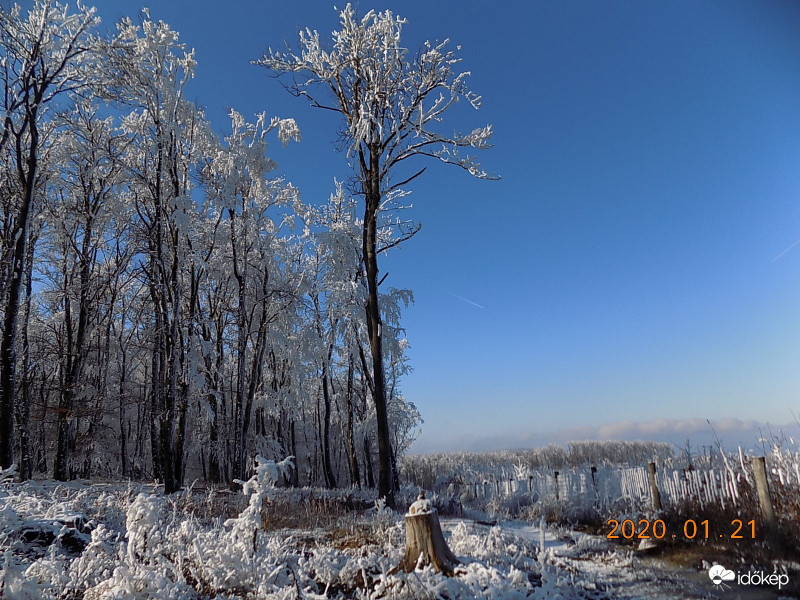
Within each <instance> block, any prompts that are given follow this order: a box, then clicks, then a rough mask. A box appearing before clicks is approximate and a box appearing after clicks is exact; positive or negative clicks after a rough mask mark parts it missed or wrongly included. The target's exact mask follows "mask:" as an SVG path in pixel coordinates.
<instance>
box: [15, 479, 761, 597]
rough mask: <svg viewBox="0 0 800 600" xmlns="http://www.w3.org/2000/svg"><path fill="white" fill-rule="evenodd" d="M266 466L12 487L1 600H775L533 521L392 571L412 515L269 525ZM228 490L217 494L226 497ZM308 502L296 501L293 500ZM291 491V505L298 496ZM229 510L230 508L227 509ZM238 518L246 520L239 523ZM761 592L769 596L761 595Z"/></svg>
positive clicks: (474, 536) (483, 531)
mask: <svg viewBox="0 0 800 600" xmlns="http://www.w3.org/2000/svg"><path fill="white" fill-rule="evenodd" d="M273 467H274V465H265V466H264V468H263V469H262V470H261V471H260V474H261V476H262V477H261V479H259V478H258V476H257V477H254V479H253V480H251V481H250V482H249V485H248V486H245V489H246V491H247V493H248V494H249V497H240V499H239V502H238V505H236V506H235V507H234V508H235V510H233V511H232V513H231V514H232V515H233V516H231V517H230V518H225V517H226V516H228V515H225V514H222V513H224V512H225V511H224V507H225V506H226V505H227V504H228V503H230V497H228V499H227V500H225V501H222V500H221V499H220V498H221V497H225V495H224V494H219V493H215V492H206V493H205V494H204V495H203V494H201V495H197V494H195V495H176V496H175V497H172V498H165V497H163V496H160V495H158V494H153V493H152V492H153V486H132V485H131V486H126V485H122V484H104V485H87V484H79V483H76V484H70V485H56V484H55V483H52V482H41V483H37V482H28V483H24V484H16V483H5V484H4V485H2V487H0V552H1V553H2V558H1V559H0V567H2V569H1V570H0V597H2V598H4V599H6V598H7V599H11V600H28V599H31V600H32V599H37V600H38V599H40V598H41V599H53V600H55V599H59V600H65V599H73V598H75V599H78V598H84V599H85V600H111V599H115V600H116V599H120V600H122V599H124V600H134V599H135V600H140V599H141V600H145V599H157V600H166V599H170V600H176V599H183V598H187V599H195V598H203V599H205V598H218V599H220V600H226V599H233V598H250V599H257V598H258V599H284V600H288V599H290V598H291V599H294V598H305V599H310V600H316V599H321V598H356V599H379V598H387V599H398V600H399V599H403V598H411V599H437V598H441V599H450V600H456V599H463V600H467V599H473V598H486V599H496V600H499V599H511V600H513V599H549V600H555V599H562V600H602V599H611V598H615V599H616V598H624V599H635V598H643V599H644V598H648V599H650V598H652V599H657V600H667V599H670V600H672V599H675V600H677V599H700V598H721V599H723V598H724V599H734V598H743V599H744V598H752V599H755V598H771V597H775V596H772V595H771V594H770V593H769V592H767V591H766V590H765V588H753V589H752V592H751V594H750V595H747V596H745V595H743V594H744V592H745V591H746V590H744V589H736V588H728V589H722V588H719V589H715V588H714V587H713V584H711V582H710V580H709V579H708V576H707V573H705V572H703V573H697V572H694V573H693V572H691V571H681V570H678V569H677V568H670V567H668V566H666V565H664V564H660V563H658V562H657V561H654V560H652V559H647V558H640V557H637V556H634V553H633V552H631V551H629V550H625V549H620V548H619V547H613V546H611V545H609V544H608V543H607V542H606V540H605V539H604V538H600V537H597V536H590V535H586V534H583V533H579V532H572V531H568V530H565V529H558V528H547V527H537V526H532V525H530V524H526V523H522V522H516V521H511V522H501V523H500V524H498V525H484V524H481V523H478V522H475V521H472V520H465V519H442V528H443V531H444V532H445V536H446V538H447V542H448V544H449V546H450V548H451V549H452V550H453V552H454V553H455V554H456V555H457V556H458V557H459V559H460V560H461V563H462V564H461V565H459V567H458V568H457V570H456V575H455V576H454V577H452V578H447V577H444V576H442V575H439V574H438V573H435V572H434V571H432V570H431V569H430V568H425V569H421V570H417V571H416V572H413V573H408V574H406V573H397V574H389V572H390V571H391V570H392V568H393V567H394V566H395V565H397V564H398V562H399V561H400V559H401V557H402V554H403V550H404V541H405V533H404V524H403V518H402V516H401V515H398V514H397V513H394V512H392V511H388V510H386V509H383V508H382V507H380V506H377V507H375V508H373V509H371V510H369V511H367V512H366V513H365V514H362V515H360V516H351V517H347V518H343V519H341V520H340V521H338V522H337V523H336V524H335V525H334V526H327V527H317V528H303V529H297V528H295V529H279V530H270V529H264V527H263V525H264V521H263V515H262V514H261V511H260V506H261V504H262V503H263V502H264V501H266V506H267V509H266V510H267V511H269V510H270V507H272V510H282V509H279V508H278V507H286V506H288V504H287V503H286V502H287V500H288V502H290V503H291V502H293V501H297V502H300V498H301V496H300V491H297V492H293V491H281V495H282V496H283V497H282V500H281V502H280V503H278V502H274V501H273V500H274V494H275V490H273V489H272V488H271V485H270V483H269V482H270V477H271V471H270V469H272V468H273ZM215 494H216V495H215ZM292 494H295V496H292ZM287 495H288V497H287ZM221 507H222V509H221ZM237 512H238V515H237ZM753 592H754V593H756V594H757V595H753Z"/></svg>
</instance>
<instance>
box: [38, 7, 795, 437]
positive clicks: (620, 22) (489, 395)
mask: <svg viewBox="0 0 800 600" xmlns="http://www.w3.org/2000/svg"><path fill="white" fill-rule="evenodd" d="M28 4H29V3H28ZM342 4H343V3H342ZM24 5H25V4H24V3H23V6H24ZM148 6H149V7H150V9H151V13H152V16H153V17H154V18H157V19H163V20H165V21H167V22H168V23H170V24H171V25H172V26H173V28H175V29H177V30H178V31H180V32H181V34H182V39H183V41H185V42H186V43H187V44H188V45H189V46H193V47H195V48H196V51H197V55H196V58H197V61H198V67H197V76H196V79H195V80H194V81H193V82H192V84H191V88H190V93H189V95H190V96H192V95H194V96H195V98H196V100H197V102H198V103H200V104H201V105H204V106H206V108H207V113H208V115H209V116H210V118H211V119H212V122H213V123H214V124H215V126H216V127H217V129H218V130H219V131H220V132H223V131H225V130H226V128H227V117H226V112H227V108H228V107H231V106H232V107H235V108H236V109H237V110H238V111H240V112H242V113H243V114H245V115H251V114H253V113H256V112H260V111H262V110H266V111H267V113H269V114H277V115H281V116H293V117H295V118H296V119H297V121H298V123H299V125H300V127H301V130H302V132H303V141H302V142H301V143H300V144H296V145H293V146H291V147H289V148H286V149H283V148H281V147H280V146H279V144H277V143H275V144H273V145H272V147H271V153H272V156H273V157H274V158H275V159H276V160H277V161H278V164H279V170H280V172H281V174H282V175H284V176H285V177H286V178H287V179H288V180H290V181H292V182H293V183H294V184H295V185H297V186H298V187H299V189H300V191H301V194H302V195H303V198H304V200H306V201H307V202H316V201H322V200H324V199H325V198H326V197H327V196H328V195H329V194H330V192H331V191H332V190H333V178H334V177H339V178H344V177H346V176H347V174H348V168H347V164H346V160H345V157H344V155H342V154H341V153H338V154H337V153H335V152H333V147H334V146H333V141H334V140H335V137H336V130H337V126H338V122H337V121H336V119H335V116H334V115H332V114H330V113H328V112H327V111H314V110H312V109H311V108H309V107H308V106H306V104H305V103H304V102H303V101H302V100H298V99H295V98H292V97H291V96H290V95H289V94H287V93H285V92H284V91H283V89H282V87H281V85H280V83H279V82H278V81H276V80H274V79H272V78H270V77H269V76H268V75H267V73H266V71H264V70H263V69H261V68H258V67H254V66H251V65H250V64H249V61H250V60H253V59H257V58H258V57H259V56H260V55H261V53H262V52H263V50H264V49H265V48H266V47H267V46H273V47H279V48H280V47H283V45H284V44H285V43H289V44H292V43H293V42H294V40H295V39H296V32H297V30H298V29H299V28H302V27H310V28H312V29H318V30H320V32H322V33H324V34H327V33H329V32H330V31H331V30H332V29H334V28H335V27H336V23H337V13H336V12H335V11H334V10H333V6H332V3H330V2H317V1H304V2H296V3H289V2H264V1H254V0H250V1H235V2H230V3H227V4H220V3H218V2H213V3H212V2H207V1H205V0H191V1H189V0H172V1H170V2H165V1H153V2H150V3H149V5H148ZM359 7H360V10H361V12H365V11H366V10H368V9H370V8H376V9H380V10H383V9H386V8H388V9H390V10H392V11H393V12H395V13H397V14H399V15H401V16H404V17H406V18H407V19H408V23H407V25H406V26H405V29H404V38H405V41H406V44H407V45H408V47H410V48H414V47H416V46H417V45H419V43H420V42H421V41H423V40H424V39H428V38H430V39H432V40H434V39H438V40H441V39H443V38H446V37H449V38H450V39H451V40H452V41H453V44H460V45H461V46H462V53H461V54H462V56H463V68H464V70H469V71H471V72H472V76H471V78H470V82H471V87H472V88H473V89H474V90H475V91H476V92H478V93H479V94H481V95H482V96H483V100H484V105H483V107H482V109H481V110H480V111H478V112H475V111H471V110H467V109H466V107H459V108H458V110H457V111H454V113H453V115H452V117H453V118H452V120H451V121H450V124H451V127H452V128H454V129H461V130H465V129H471V128H473V127H476V126H479V125H483V124H485V123H492V124H493V125H494V128H495V131H496V134H495V137H494V144H495V147H494V148H493V149H491V150H489V151H487V152H485V153H484V154H483V156H482V163H483V165H484V166H485V167H486V168H487V169H488V170H489V171H492V172H496V173H498V174H499V175H501V176H502V180H501V181H498V182H487V181H478V180H474V179H472V178H470V177H469V176H468V175H467V174H466V173H464V172H462V171H460V170H458V169H456V168H448V167H447V166H446V165H439V164H433V165H430V168H429V169H428V172H427V173H426V174H425V176H424V177H423V178H421V179H420V180H418V182H415V184H414V186H413V195H412V196H411V200H412V201H413V203H414V215H415V217H416V218H417V219H418V220H420V221H421V222H422V224H423V229H422V231H421V232H420V233H419V235H418V236H417V237H415V238H414V239H412V240H411V241H410V242H408V243H407V244H406V245H405V246H404V247H403V248H402V249H401V250H400V251H398V252H396V253H395V254H394V255H393V256H390V257H389V259H388V260H387V261H386V262H385V263H384V268H383V270H384V272H385V271H388V272H389V276H388V278H387V283H386V285H391V286H395V287H406V288H411V289H412V290H413V291H414V293H415V295H416V304H415V305H414V306H413V307H411V308H409V309H408V311H407V313H406V316H405V324H406V327H407V334H408V338H409V340H410V342H411V350H410V357H411V361H412V365H413V367H414V372H413V373H412V374H411V375H410V376H408V378H407V379H406V381H405V382H404V384H403V391H404V393H405V395H406V396H407V398H408V399H409V400H411V401H413V402H414V403H416V405H417V406H418V408H419V409H420V411H421V412H422V415H423V417H424V419H425V425H424V428H423V435H422V437H421V438H420V440H419V441H418V442H417V444H416V445H415V447H414V449H415V450H418V451H431V450H438V449H481V448H490V447H502V446H515V445H522V444H525V445H534V446H537V445H540V444H542V443H549V442H551V441H564V440H566V439H568V438H570V437H578V438H581V439H582V438H590V437H601V438H602V437H617V438H626V437H628V438H631V439H635V438H643V437H652V438H659V436H661V437H662V438H664V439H669V440H675V441H676V443H681V442H682V438H683V437H686V436H687V435H700V433H701V431H702V430H703V429H704V427H705V426H704V425H703V424H704V423H705V419H712V420H718V421H716V422H717V423H718V428H719V429H720V431H725V432H727V431H730V432H732V433H731V435H733V436H736V435H739V436H740V437H741V438H742V439H741V441H742V442H743V443H744V444H749V443H751V442H752V441H753V439H752V436H753V433H752V432H753V430H754V427H755V423H756V422H762V423H763V422H769V423H772V424H786V423H792V421H793V414H797V413H798V411H800V245H798V246H797V247H792V245H793V244H794V243H795V242H797V241H798V240H800V100H798V99H800V59H798V57H800V3H797V2H781V1H777V0H776V1H771V2H763V1H761V0H754V1H751V2H745V1H737V0H724V1H697V0H691V1H687V2H681V1H670V2H664V1H649V0H636V1H633V0H631V1H619V0H608V1H603V2H594V1H593V2H589V1H586V2H576V1H559V2H552V1H530V2H508V3H501V4H494V5H490V4H489V3H487V2H476V1H474V0H460V1H450V0H447V1H443V0H439V1H436V2H413V3H411V2H397V1H394V2H386V3H383V4H380V5H373V4H368V3H363V2H362V3H360V4H359ZM138 8H139V5H138V4H136V3H131V2H122V1H104V2H102V3H101V6H100V10H99V13H100V15H101V17H102V18H103V22H104V27H112V25H113V22H114V21H115V20H116V19H117V18H118V17H119V16H121V15H123V14H128V15H132V14H133V13H134V12H135V11H136V10H137V9H138ZM790 248H791V249H790ZM787 249H788V251H787ZM459 297H460V298H459ZM467 300H468V301H467ZM476 304H477V305H480V307H481V308H479V307H478V306H476ZM723 420H724V421H723ZM698 423H699V424H700V425H699V426H698ZM726 424H727V425H726ZM792 427H793V428H794V429H793V430H792V429H791V428H790V429H789V430H787V432H788V433H790V434H793V435H797V434H800V429H799V428H798V426H797V425H792Z"/></svg>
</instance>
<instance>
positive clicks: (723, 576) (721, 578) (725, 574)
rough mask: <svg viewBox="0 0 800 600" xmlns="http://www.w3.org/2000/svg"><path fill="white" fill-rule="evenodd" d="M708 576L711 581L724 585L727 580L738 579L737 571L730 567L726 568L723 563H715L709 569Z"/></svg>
mask: <svg viewBox="0 0 800 600" xmlns="http://www.w3.org/2000/svg"><path fill="white" fill-rule="evenodd" d="M708 576H709V578H710V579H711V582H712V583H713V584H714V585H717V586H723V585H724V583H723V582H725V581H733V580H734V579H736V573H734V572H733V571H731V570H730V569H726V568H725V567H723V566H722V565H714V566H713V567H711V568H710V569H709V570H708Z"/></svg>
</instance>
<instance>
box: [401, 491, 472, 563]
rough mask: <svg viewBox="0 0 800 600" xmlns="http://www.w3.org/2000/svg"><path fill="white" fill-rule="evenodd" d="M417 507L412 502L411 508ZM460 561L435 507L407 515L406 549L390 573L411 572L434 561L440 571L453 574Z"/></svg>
mask: <svg viewBox="0 0 800 600" xmlns="http://www.w3.org/2000/svg"><path fill="white" fill-rule="evenodd" d="M413 508H414V507H413V505H412V507H411V510H413ZM458 563H459V560H458V558H456V556H455V554H453V553H452V551H451V550H450V548H448V546H447V542H445V540H444V535H443V534H442V527H441V525H440V524H439V515H438V514H437V513H436V509H435V508H433V509H430V510H428V511H423V512H421V513H418V514H407V515H406V553H405V555H404V556H403V559H402V560H401V561H400V564H398V565H397V566H396V567H395V568H394V569H392V571H390V573H397V572H398V571H405V572H406V573H409V572H411V571H413V570H414V569H416V568H417V565H420V564H421V565H432V566H433V568H434V569H435V570H436V571H437V572H439V573H441V574H443V575H446V576H448V577H449V576H451V575H452V574H453V572H454V571H455V567H456V565H457V564H458Z"/></svg>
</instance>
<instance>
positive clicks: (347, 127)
mask: <svg viewBox="0 0 800 600" xmlns="http://www.w3.org/2000/svg"><path fill="white" fill-rule="evenodd" d="M405 22H406V21H405V20H404V19H402V18H400V17H396V16H395V15H393V14H392V13H391V12H390V11H388V10H387V11H385V12H375V11H369V12H368V13H366V14H365V15H364V16H363V17H359V16H358V14H357V12H356V10H355V9H354V8H353V7H352V6H351V5H350V4H348V5H347V6H346V7H345V8H344V10H342V11H341V13H340V29H339V30H338V31H334V32H333V34H332V36H333V37H332V46H331V47H330V48H329V49H328V48H326V47H325V46H324V44H323V42H322V41H321V40H320V36H319V33H318V32H317V31H312V30H310V29H306V30H304V31H301V32H300V34H299V48H298V49H297V50H296V51H294V52H293V51H288V52H279V51H275V50H272V49H269V50H268V51H267V53H266V54H265V55H264V56H263V57H262V58H261V59H260V60H258V61H255V64H258V65H261V66H264V67H266V68H267V69H269V70H270V71H272V72H274V73H275V74H277V75H286V76H287V82H286V84H285V85H286V88H287V89H288V90H289V91H290V92H291V93H292V94H294V95H296V96H304V97H306V98H308V100H309V101H310V103H311V105H312V106H314V107H318V108H323V109H327V110H330V111H333V112H337V113H339V114H340V117H341V119H342V126H341V131H340V134H341V137H342V139H343V141H344V142H345V144H346V147H347V156H348V158H353V159H354V164H353V170H354V175H355V181H356V186H355V190H354V192H355V193H357V194H359V195H362V196H363V197H364V224H363V231H362V259H363V261H364V267H365V271H366V277H367V290H368V298H367V302H366V307H365V309H366V320H367V329H368V335H369V342H370V350H371V358H372V370H373V373H372V380H373V381H372V383H373V385H372V389H373V398H374V402H375V409H376V415H377V428H378V452H379V482H378V493H379V494H380V496H381V497H384V498H386V499H387V502H388V503H389V504H390V505H393V504H394V489H393V488H394V485H393V482H392V477H391V462H392V448H391V445H390V431H389V419H388V412H387V402H386V397H387V393H386V376H385V365H384V356H383V355H384V351H383V341H382V331H381V311H380V306H379V293H378V287H379V285H380V284H381V282H382V280H379V278H378V273H379V270H378V256H379V255H380V254H381V253H382V252H385V251H386V250H388V249H389V248H390V247H392V246H396V245H398V244H400V243H402V242H403V241H405V240H407V239H409V238H410V237H412V236H413V235H414V234H415V233H416V232H417V231H418V230H419V226H418V225H417V224H415V223H414V222H413V221H408V220H403V219H401V218H399V217H398V213H397V212H396V210H395V209H397V208H399V207H398V205H397V201H398V200H399V199H400V198H402V197H403V196H404V195H405V194H406V193H407V191H406V190H405V187H404V186H406V185H407V184H409V183H410V182H412V181H413V180H414V179H416V178H417V177H419V176H420V175H421V174H422V173H423V172H424V171H425V168H426V167H422V168H416V167H415V168H413V169H411V170H409V171H405V170H404V164H408V163H411V162H412V161H409V159H414V158H416V157H429V158H434V159H439V160H440V161H442V162H445V163H448V164H453V165H456V166H459V167H461V168H463V169H465V170H466V171H467V172H468V173H470V174H471V175H473V176H475V177H478V178H481V179H491V178H492V176H490V175H489V174H488V173H487V172H486V171H484V170H483V169H482V168H481V167H480V165H479V164H478V162H477V160H476V158H475V157H474V156H472V155H470V154H465V153H463V151H464V150H465V149H469V148H474V149H485V148H488V147H489V146H490V144H489V139H490V137H491V134H492V128H491V126H490V125H487V126H485V127H480V128H477V129H474V130H473V131H471V132H470V133H466V134H458V133H445V132H443V131H442V130H441V125H440V124H441V122H442V121H443V118H444V114H445V113H446V112H447V111H448V109H450V108H451V107H452V106H453V104H454V103H455V102H457V101H459V100H460V99H463V100H466V101H467V102H468V103H469V104H470V105H472V106H473V107H474V108H476V109H477V108H478V107H479V106H480V100H481V99H480V96H478V95H476V94H475V93H473V92H471V91H470V90H469V88H468V87H467V83H466V80H467V76H468V75H469V73H468V72H459V71H458V70H457V68H456V67H457V65H458V63H459V62H460V60H461V59H460V58H459V57H458V56H457V55H456V54H455V52H454V51H452V50H450V49H449V40H445V41H443V42H441V43H438V44H432V43H430V42H426V43H425V44H423V45H422V47H421V48H420V49H419V50H418V51H417V52H416V54H415V55H413V57H409V54H408V51H407V49H406V48H404V47H403V46H402V44H401V41H400V37H401V31H402V28H403V25H404V24H405ZM407 161H408V163H407ZM387 230H392V231H394V235H393V236H391V240H392V241H391V242H390V243H388V244H382V243H381V240H382V238H385V232H386V231H387Z"/></svg>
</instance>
